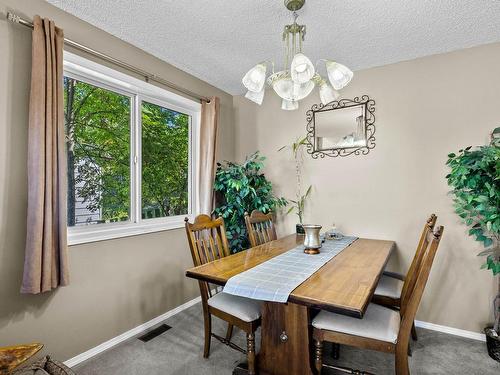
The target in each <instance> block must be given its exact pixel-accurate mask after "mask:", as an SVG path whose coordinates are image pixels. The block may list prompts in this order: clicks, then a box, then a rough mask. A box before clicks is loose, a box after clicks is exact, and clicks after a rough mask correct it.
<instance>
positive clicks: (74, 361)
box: [64, 297, 486, 367]
mask: <svg viewBox="0 0 500 375" xmlns="http://www.w3.org/2000/svg"><path fill="white" fill-rule="evenodd" d="M200 301H201V298H200V297H197V298H195V299H192V300H191V301H188V302H186V303H184V304H182V305H180V306H178V307H176V308H175V309H172V310H170V311H167V312H166V313H165V314H162V315H160V316H157V317H156V318H153V319H151V320H150V321H149V322H146V323H144V324H141V325H140V326H137V327H135V328H132V329H131V330H129V331H127V332H124V333H122V334H121V335H119V336H116V337H114V338H112V339H111V340H108V341H106V342H103V343H102V344H100V345H97V346H96V347H94V348H92V349H89V350H87V351H86V352H83V353H81V354H78V355H77V356H75V357H73V358H70V359H68V360H67V361H66V362H64V363H65V365H66V366H69V367H73V366H76V365H78V364H79V363H81V362H83V361H85V360H87V359H89V358H92V357H94V356H96V355H98V354H99V353H102V352H104V351H105V350H107V349H111V348H112V347H113V346H116V345H118V344H119V343H121V342H123V341H125V340H128V339H130V338H132V337H134V336H136V335H138V334H140V333H142V332H144V331H146V330H147V329H149V328H151V327H154V326H155V325H158V324H160V323H161V322H163V321H164V320H165V319H168V318H170V317H171V316H174V315H175V314H178V313H180V312H182V311H184V310H186V309H187V308H189V307H191V306H193V305H196V304H197V303H198V302H200ZM415 325H416V326H417V327H420V328H426V329H430V330H432V331H438V332H443V333H448V334H450V335H455V336H461V337H466V338H469V339H474V340H479V341H486V337H485V335H484V334H482V333H479V332H472V331H466V330H463V329H459V328H453V327H447V326H442V325H439V324H434V323H428V322H422V321H420V320H416V321H415Z"/></svg>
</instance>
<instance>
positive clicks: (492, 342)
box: [484, 327, 500, 362]
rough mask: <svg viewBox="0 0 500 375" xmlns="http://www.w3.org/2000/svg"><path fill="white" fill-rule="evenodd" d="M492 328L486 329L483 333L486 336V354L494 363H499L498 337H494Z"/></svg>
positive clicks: (499, 339)
mask: <svg viewBox="0 0 500 375" xmlns="http://www.w3.org/2000/svg"><path fill="white" fill-rule="evenodd" d="M494 332H495V331H493V328H492V327H486V328H485V329H484V333H485V334H486V346H487V348H488V354H489V356H490V357H491V358H493V359H494V360H495V361H497V362H500V336H494Z"/></svg>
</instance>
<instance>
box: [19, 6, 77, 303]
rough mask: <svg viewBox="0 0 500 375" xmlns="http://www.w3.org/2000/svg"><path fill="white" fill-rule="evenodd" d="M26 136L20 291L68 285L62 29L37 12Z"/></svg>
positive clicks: (36, 290) (43, 290) (34, 22)
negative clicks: (24, 247)
mask: <svg viewBox="0 0 500 375" xmlns="http://www.w3.org/2000/svg"><path fill="white" fill-rule="evenodd" d="M33 24H34V29H33V46H32V63H31V64H32V67H31V93H30V108H29V132H28V135H29V140H28V215H27V228H26V229H27V233H26V254H25V260H24V274H23V283H22V287H21V293H41V292H46V291H49V290H51V289H54V288H56V287H58V286H62V285H67V284H68V256H67V238H66V237H67V234H66V152H65V148H64V147H65V140H64V121H63V43H64V36H63V31H62V30H61V29H59V28H57V27H56V26H55V25H54V22H52V21H49V20H47V19H41V18H40V17H39V16H35V18H34V19H33Z"/></svg>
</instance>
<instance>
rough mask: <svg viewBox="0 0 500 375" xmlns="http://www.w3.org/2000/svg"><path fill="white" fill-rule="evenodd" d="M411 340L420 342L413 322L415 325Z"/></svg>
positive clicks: (412, 328) (412, 329) (412, 327)
mask: <svg viewBox="0 0 500 375" xmlns="http://www.w3.org/2000/svg"><path fill="white" fill-rule="evenodd" d="M411 338H412V339H413V341H417V340H418V337H417V329H416V328H415V322H413V325H412V326H411Z"/></svg>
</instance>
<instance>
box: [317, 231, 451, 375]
mask: <svg viewBox="0 0 500 375" xmlns="http://www.w3.org/2000/svg"><path fill="white" fill-rule="evenodd" d="M442 235H443V227H442V226H440V227H438V229H437V231H436V232H432V231H430V232H428V233H427V234H426V238H427V240H426V242H427V244H428V245H427V246H426V248H425V250H424V251H423V253H424V254H423V256H422V260H421V262H420V265H418V266H417V270H416V274H417V277H416V280H415V283H414V284H413V285H412V286H410V287H408V289H407V290H406V291H405V294H406V295H403V296H402V299H401V301H402V303H401V309H400V310H399V311H396V310H394V309H391V308H388V307H384V306H381V305H378V304H375V303H370V304H369V305H368V307H367V309H366V312H365V314H364V316H363V319H357V318H352V317H349V316H346V315H340V314H336V313H332V312H328V311H324V310H323V311H321V312H320V313H319V314H318V315H316V317H315V318H314V319H313V321H312V326H313V334H312V335H313V339H314V346H315V350H314V353H315V354H314V364H315V368H316V371H317V373H318V374H320V373H321V369H322V368H323V367H327V368H331V369H335V370H340V371H342V372H347V373H350V374H367V373H366V372H361V371H359V370H352V369H346V368H342V367H338V366H331V365H325V364H323V358H322V354H323V342H324V341H328V342H333V343H338V344H344V345H349V346H355V347H358V348H361V349H370V350H376V351H381V352H388V353H392V354H395V357H396V362H395V368H396V375H409V374H410V370H409V367H408V345H409V340H410V334H411V327H412V324H413V321H414V319H415V315H416V313H417V310H418V306H419V304H420V300H421V299H422V295H423V293H424V289H425V285H426V284H427V280H428V278H429V274H430V271H431V268H432V263H433V261H434V257H435V255H436V252H437V250H438V247H439V242H440V241H441V238H442Z"/></svg>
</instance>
